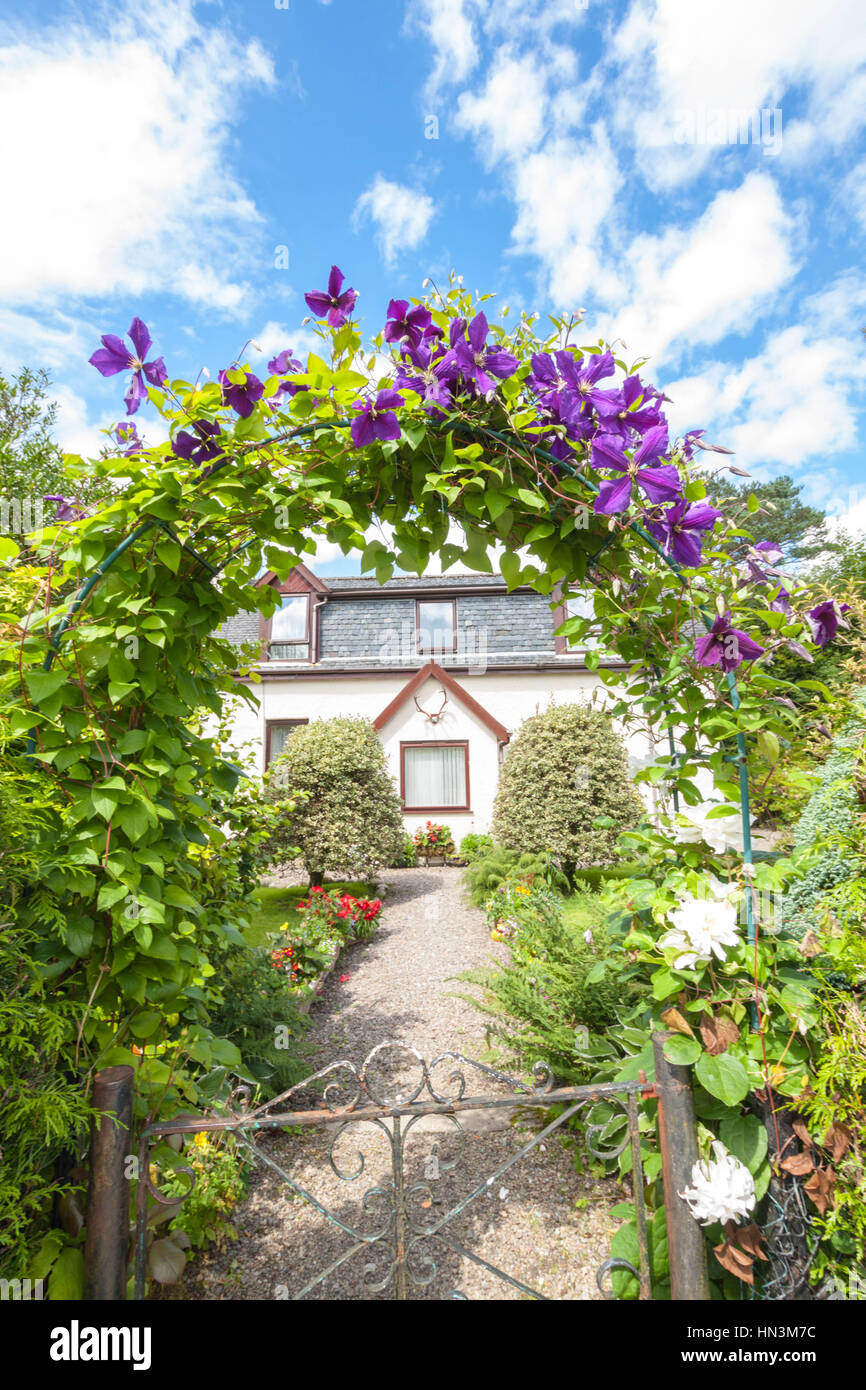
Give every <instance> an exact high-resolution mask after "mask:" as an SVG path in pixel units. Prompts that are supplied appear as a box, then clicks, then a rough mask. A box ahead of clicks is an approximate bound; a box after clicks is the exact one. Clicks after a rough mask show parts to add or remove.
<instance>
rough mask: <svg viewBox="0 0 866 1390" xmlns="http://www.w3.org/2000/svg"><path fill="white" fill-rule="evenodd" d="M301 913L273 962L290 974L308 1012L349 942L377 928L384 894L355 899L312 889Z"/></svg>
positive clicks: (273, 954)
mask: <svg viewBox="0 0 866 1390" xmlns="http://www.w3.org/2000/svg"><path fill="white" fill-rule="evenodd" d="M298 908H299V910H300V912H301V914H302V916H301V919H300V923H299V924H298V926H296V927H295V928H293V929H292V930H291V932H290V931H289V926H288V923H287V922H286V923H284V924H283V928H284V932H285V935H284V936H282V937H281V938H279V939H278V940H277V942H276V943H275V945H274V948H273V950H272V952H271V961H272V963H273V965H274V967H275V969H277V970H282V971H283V972H284V973H285V975H286V976H287V978H288V981H289V990H290V992H291V993H292V994H293V995H295V996H296V997H297V998H298V999H299V1000H300V1005H299V1007H300V1008H301V1010H302V1011H303V1012H306V1011H307V1010H309V1008H310V1006H311V1004H312V1002H313V1000H314V999H315V997H316V995H317V994H319V993H320V991H321V989H322V986H323V985H324V983H325V980H326V979H327V978H328V976H329V975H330V973H331V971H332V970H333V969H334V966H335V965H336V963H337V960H338V959H339V956H340V952H341V951H342V950H343V948H344V947H345V946H349V945H352V944H353V943H354V942H356V941H366V940H367V938H368V937H370V936H372V935H373V932H374V931H375V930H376V924H377V922H378V920H379V917H380V915H381V912H382V900H381V898H356V897H353V895H352V894H351V893H342V894H337V893H328V892H327V891H326V890H325V889H324V888H312V889H311V890H310V896H309V897H308V898H304V899H302V900H301V901H300V902H299V903H298Z"/></svg>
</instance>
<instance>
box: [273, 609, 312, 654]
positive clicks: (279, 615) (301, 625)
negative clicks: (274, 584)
mask: <svg viewBox="0 0 866 1390" xmlns="http://www.w3.org/2000/svg"><path fill="white" fill-rule="evenodd" d="M268 655H269V657H270V659H271V661H309V660H310V596H309V594H282V595H281V601H280V606H279V608H278V609H277V610H276V612H275V613H274V616H273V618H272V619H271V633H270V641H269V644H268Z"/></svg>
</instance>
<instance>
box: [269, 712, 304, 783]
mask: <svg viewBox="0 0 866 1390" xmlns="http://www.w3.org/2000/svg"><path fill="white" fill-rule="evenodd" d="M309 722H310V721H309V719H266V720H265V771H267V769H268V768H269V767H270V765H271V729H273V728H274V727H275V726H276V725H280V726H281V727H283V726H285V725H286V724H288V725H290V726H291V727H292V728H297V726H298V725H299V724H309Z"/></svg>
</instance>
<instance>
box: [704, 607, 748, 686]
mask: <svg viewBox="0 0 866 1390" xmlns="http://www.w3.org/2000/svg"><path fill="white" fill-rule="evenodd" d="M763 651H764V648H763V647H759V646H758V643H757V642H754V641H753V640H752V638H751V637H750V636H749V635H748V633H747V632H741V631H740V629H739V628H736V627H731V613H730V609H729V610H728V611H727V612H726V613H724V614H723V615H722V617H720V618H716V620H715V622H714V623H713V625H712V627H711V628H710V631H709V632H708V633H707V634H706V636H704V637H698V638H696V640H695V659H696V661H697V663H698V665H699V666H719V667H721V669H722V670H723V671H735V670H736V668H737V667H738V666H739V665H740V663H741V662H743V661H754V660H755V658H756V657H758V656H761V655H762V654H763Z"/></svg>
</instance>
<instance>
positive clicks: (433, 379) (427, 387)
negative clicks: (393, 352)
mask: <svg viewBox="0 0 866 1390" xmlns="http://www.w3.org/2000/svg"><path fill="white" fill-rule="evenodd" d="M402 357H403V362H402V364H401V366H399V367H398V368H397V374H396V376H395V378H394V385H395V386H396V387H397V388H398V390H404V391H416V392H417V393H418V395H419V396H423V397H424V400H425V401H426V402H427V403H428V404H430V405H432V406H441V407H443V408H444V407H447V406H448V405H450V403H451V386H452V383H453V381H454V378H455V376H456V370H455V368H454V365H453V363H452V361H451V360H450V358H451V354H450V353H445V354H443V352H442V349H441V346H440V344H439V343H434V342H433V341H431V340H429V339H428V340H427V341H425V342H422V343H421V344H419V346H418V347H416V348H404V350H403V353H402ZM410 367H415V368H416V369H417V370H416V371H415V372H412V371H410Z"/></svg>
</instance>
